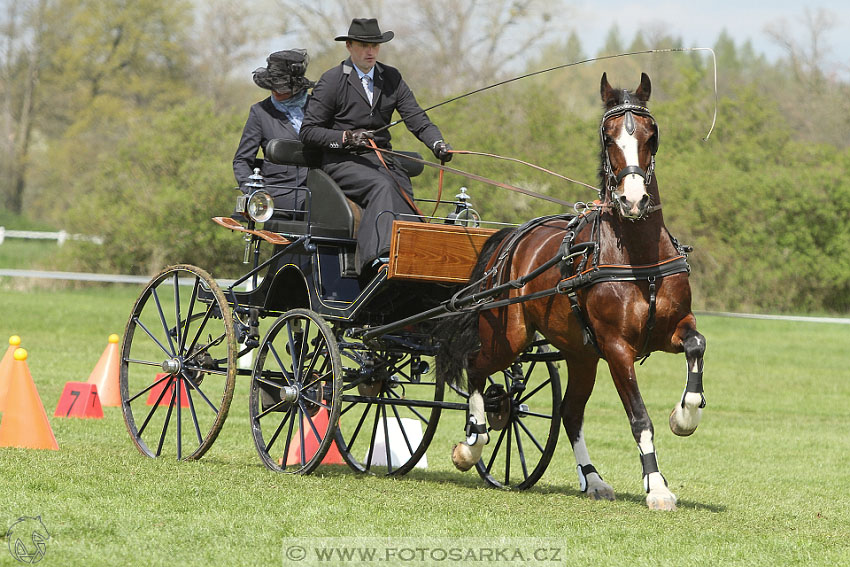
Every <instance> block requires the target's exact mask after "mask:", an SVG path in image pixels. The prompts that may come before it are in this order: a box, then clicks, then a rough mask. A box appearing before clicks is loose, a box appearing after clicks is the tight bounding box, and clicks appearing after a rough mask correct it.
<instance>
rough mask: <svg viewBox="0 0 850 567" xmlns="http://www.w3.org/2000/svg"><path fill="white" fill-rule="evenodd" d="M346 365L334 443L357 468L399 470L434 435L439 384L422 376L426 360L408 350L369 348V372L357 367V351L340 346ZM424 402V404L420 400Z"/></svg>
mask: <svg viewBox="0 0 850 567" xmlns="http://www.w3.org/2000/svg"><path fill="white" fill-rule="evenodd" d="M344 355H345V357H346V360H347V364H348V363H350V364H351V367H350V368H348V369H347V371H346V379H345V384H344V386H343V403H342V412H341V415H340V420H339V426H338V428H337V438H336V441H337V446H338V447H339V449H340V453H342V457H343V459H345V461H346V462H347V463H348V465H349V466H350V467H351V468H352V469H353V470H355V471H357V472H371V473H374V474H386V475H404V474H406V473H408V472H410V471H411V470H413V468H415V467H416V465H417V464H420V465H421V466H425V464H426V461H425V460H424V458H423V457H424V456H425V453H426V451H427V449H428V445H429V444H430V443H431V440H432V439H433V437H434V432H435V431H436V429H437V424H438V422H439V419H440V412H441V408H440V407H437V406H434V405H427V404H428V403H429V402H436V403H439V402H442V400H443V393H444V386H443V382H442V381H438V380H437V379H436V378H435V377H433V376H428V371H427V363H426V362H425V361H423V360H422V358H421V357H420V356H418V355H411V354H409V353H399V354H395V355H393V354H390V353H385V352H381V353H369V356H368V359H369V360H370V362H372V363H373V364H374V367H375V368H373V369H372V372H369V373H364V372H363V362H364V355H363V353H358V352H357V351H354V350H348V349H346V350H344ZM422 402H424V403H422Z"/></svg>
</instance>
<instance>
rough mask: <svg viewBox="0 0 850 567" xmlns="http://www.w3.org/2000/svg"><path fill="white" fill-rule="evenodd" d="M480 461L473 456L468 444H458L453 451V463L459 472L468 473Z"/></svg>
mask: <svg viewBox="0 0 850 567" xmlns="http://www.w3.org/2000/svg"><path fill="white" fill-rule="evenodd" d="M477 461H478V459H476V458H474V457H473V455H472V449H471V448H470V446H469V445H467V444H466V443H458V444H457V445H455V446H454V449H452V462H453V463H454V465H455V467H456V468H457V470H459V471H463V472H466V471H468V470H469V469H471V468H472V466H473V465H474V464H475V463H476V462H477Z"/></svg>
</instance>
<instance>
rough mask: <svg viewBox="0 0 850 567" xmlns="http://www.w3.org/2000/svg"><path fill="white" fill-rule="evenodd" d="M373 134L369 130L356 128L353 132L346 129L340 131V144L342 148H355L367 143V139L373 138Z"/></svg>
mask: <svg viewBox="0 0 850 567" xmlns="http://www.w3.org/2000/svg"><path fill="white" fill-rule="evenodd" d="M374 139H375V134H374V133H373V132H372V131H371V130H365V129H363V128H358V129H357V130H354V131H353V132H352V131H351V130H346V131H345V132H343V133H342V146H343V147H344V148H357V147H365V146H368V145H369V140H374Z"/></svg>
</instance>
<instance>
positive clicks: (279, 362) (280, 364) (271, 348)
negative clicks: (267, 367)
mask: <svg viewBox="0 0 850 567" xmlns="http://www.w3.org/2000/svg"><path fill="white" fill-rule="evenodd" d="M268 345H269V352H271V353H272V355H273V356H274V359H275V361H276V362H277V365H278V368H280V372H281V374H283V379H284V380H286V385H287V386H291V385H292V384H293V383H294V382H295V376H293V375H292V373H291V372H289V371H288V370H287V368H286V365H285V364H284V363H283V361H282V360H281V359H280V356H279V355H278V354H277V349H276V348H275V346H274V345H273V344H272V343H268Z"/></svg>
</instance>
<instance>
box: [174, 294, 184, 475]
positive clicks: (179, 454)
mask: <svg viewBox="0 0 850 567" xmlns="http://www.w3.org/2000/svg"><path fill="white" fill-rule="evenodd" d="M175 280H176V278H175ZM175 287H176V286H175ZM178 328H179V327H178ZM178 339H179V337H178ZM178 342H179V341H178ZM174 389H175V390H176V392H175V395H176V399H177V404H176V405H177V460H178V461H179V460H181V459H183V421H182V417H183V412H182V407H183V404H182V403H181V401H182V400H181V399H180V392H182V390H183V380H181V379H180V377H177V379H176V380H175V381H174Z"/></svg>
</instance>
